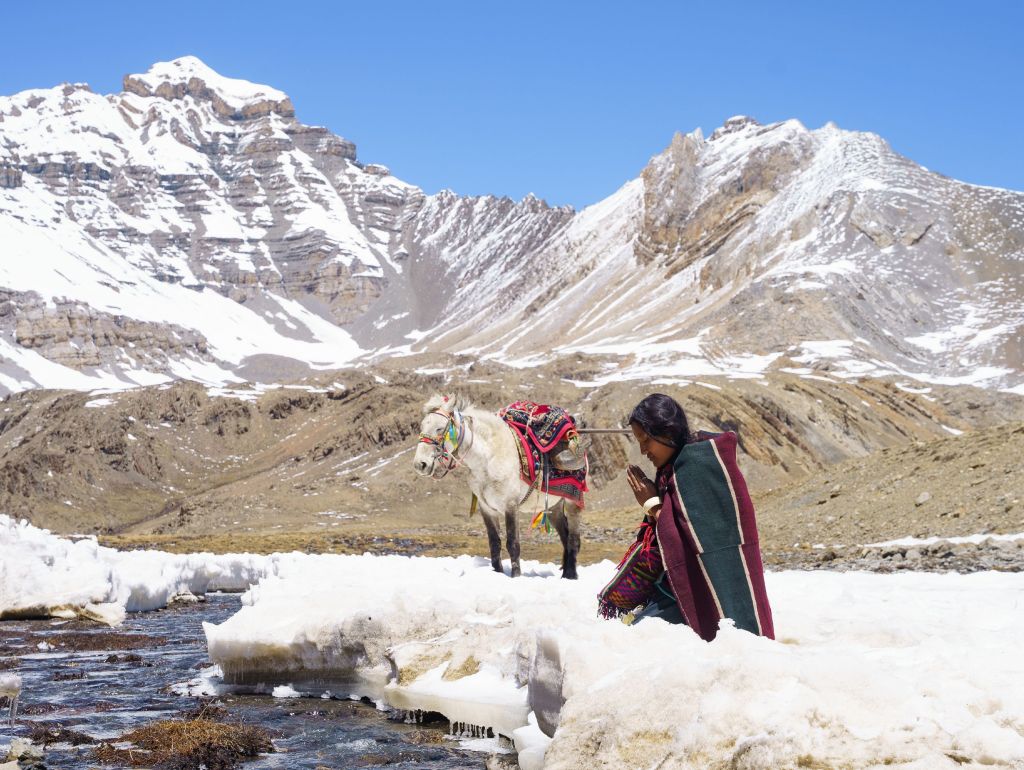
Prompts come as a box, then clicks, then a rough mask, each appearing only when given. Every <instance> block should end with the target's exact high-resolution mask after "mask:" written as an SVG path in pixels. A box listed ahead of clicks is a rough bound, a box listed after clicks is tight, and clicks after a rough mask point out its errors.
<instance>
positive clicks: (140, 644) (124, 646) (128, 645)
mask: <svg viewBox="0 0 1024 770" xmlns="http://www.w3.org/2000/svg"><path fill="white" fill-rule="evenodd" d="M31 641H32V643H36V642H39V641H44V642H46V643H47V644H49V645H50V646H51V647H54V648H57V649H60V650H61V651H71V652H92V651H95V650H139V649H143V648H145V647H159V646H160V645H162V644H165V643H166V642H167V639H166V638H165V637H162V636H150V635H148V634H123V633H120V632H117V631H94V632H79V631H71V632H69V633H64V634H50V635H46V636H44V635H38V638H37V639H32V640H31Z"/></svg>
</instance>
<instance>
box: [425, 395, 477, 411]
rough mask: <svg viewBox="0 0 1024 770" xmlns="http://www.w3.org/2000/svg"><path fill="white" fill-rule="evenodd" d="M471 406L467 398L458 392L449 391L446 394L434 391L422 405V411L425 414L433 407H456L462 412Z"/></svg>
mask: <svg viewBox="0 0 1024 770" xmlns="http://www.w3.org/2000/svg"><path fill="white" fill-rule="evenodd" d="M471 406H473V404H471V403H470V401H469V399H468V398H466V397H465V396H463V395H461V394H460V393H449V394H448V395H443V394H441V393H435V394H434V395H432V396H431V397H430V398H429V399H427V403H425V404H424V405H423V412H424V414H426V413H427V412H433V411H434V410H435V409H458V410H459V411H460V412H464V411H465V410H466V409H469V408H470V407H471Z"/></svg>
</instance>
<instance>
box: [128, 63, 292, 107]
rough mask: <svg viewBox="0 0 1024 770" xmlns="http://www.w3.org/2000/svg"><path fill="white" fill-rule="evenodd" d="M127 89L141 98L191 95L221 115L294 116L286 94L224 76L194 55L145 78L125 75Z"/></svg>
mask: <svg viewBox="0 0 1024 770" xmlns="http://www.w3.org/2000/svg"><path fill="white" fill-rule="evenodd" d="M124 90H125V91H129V92H131V93H134V94H137V95H139V96H159V97H163V98H164V99H168V100H174V99H183V98H185V97H186V96H192V97H194V98H196V99H203V100H209V101H212V102H213V103H214V106H215V107H216V108H217V110H218V112H221V113H228V114H233V116H234V117H254V116H255V115H259V114H266V113H267V112H277V113H279V114H282V115H286V116H289V117H290V116H292V115H294V109H293V108H292V104H291V101H290V100H289V98H288V95H287V94H285V93H284V92H283V91H278V90H277V89H276V88H271V87H270V86H265V85H260V84H258V83H251V82H249V81H248V80H241V79H238V78H228V77H224V76H223V75H221V74H220V73H218V72H216V71H215V70H213V69H211V68H210V67H209V66H207V65H206V63H204V62H203V61H202V60H201V59H199V58H198V57H195V56H182V57H180V58H177V59H173V60H172V61H169V62H157V63H156V64H154V65H153V66H152V67H150V68H149V69H148V70H147V71H146V73H145V74H142V75H125V78H124Z"/></svg>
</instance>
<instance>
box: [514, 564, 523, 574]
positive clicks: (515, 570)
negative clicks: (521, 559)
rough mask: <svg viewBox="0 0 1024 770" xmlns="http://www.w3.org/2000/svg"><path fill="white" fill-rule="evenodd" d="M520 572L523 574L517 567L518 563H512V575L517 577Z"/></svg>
mask: <svg viewBox="0 0 1024 770" xmlns="http://www.w3.org/2000/svg"><path fill="white" fill-rule="evenodd" d="M521 574H523V573H522V570H521V569H519V565H518V564H514V565H512V577H519V576H520V575H521Z"/></svg>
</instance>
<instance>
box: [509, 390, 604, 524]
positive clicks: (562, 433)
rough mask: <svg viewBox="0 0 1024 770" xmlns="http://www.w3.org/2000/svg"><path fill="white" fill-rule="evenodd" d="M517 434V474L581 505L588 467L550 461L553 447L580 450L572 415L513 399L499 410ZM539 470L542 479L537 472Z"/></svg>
mask: <svg viewBox="0 0 1024 770" xmlns="http://www.w3.org/2000/svg"><path fill="white" fill-rule="evenodd" d="M498 416H499V417H501V418H502V419H503V420H504V421H505V423H506V424H507V425H508V427H509V428H510V429H511V430H512V432H513V433H514V434H515V436H516V439H517V440H516V447H517V448H518V449H519V476H520V478H521V479H522V480H523V481H525V482H526V483H527V484H530V485H531V486H533V485H534V484H536V485H537V486H538V487H539V488H540V490H541V491H542V492H545V493H546V494H549V495H553V496H555V497H564V498H566V499H568V500H572V501H573V502H574V503H576V505H578V506H579V507H580V508H582V507H583V493H584V492H586V491H587V469H586V465H585V464H584V465H583V467H581V468H579V469H576V470H566V469H564V468H560V467H558V465H556V464H555V463H553V462H552V461H551V455H552V454H553V452H552V450H555V449H556V448H558V449H559V450H560V452H561V451H565V450H566V449H568V450H569V452H570V453H575V452H577V451H578V452H579V453H580V454H581V455H582V454H583V451H584V450H583V449H582V448H581V446H580V443H579V441H580V435H579V433H578V432H577V430H576V423H575V422H574V421H573V419H572V417H571V416H570V415H569V413H568V412H566V411H565V410H564V409H562V408H561V407H559V406H552V405H550V404H535V403H533V402H532V401H516V402H514V403H512V404H509V405H508V406H506V407H505V408H504V409H502V410H501V411H499V412H498ZM538 474H540V475H541V476H542V478H541V479H538V478H537V476H538Z"/></svg>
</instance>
